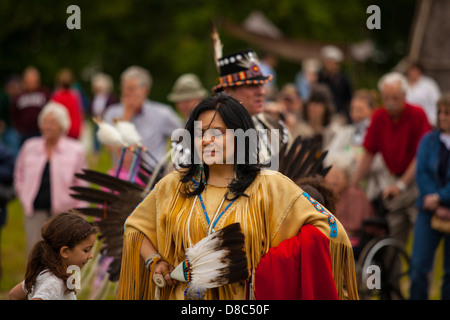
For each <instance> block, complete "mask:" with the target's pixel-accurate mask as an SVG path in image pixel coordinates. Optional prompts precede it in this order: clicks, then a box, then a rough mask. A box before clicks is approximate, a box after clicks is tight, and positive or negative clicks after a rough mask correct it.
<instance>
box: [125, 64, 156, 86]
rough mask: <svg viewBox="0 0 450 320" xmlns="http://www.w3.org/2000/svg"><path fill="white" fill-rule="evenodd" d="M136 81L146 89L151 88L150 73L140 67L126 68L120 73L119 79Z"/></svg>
mask: <svg viewBox="0 0 450 320" xmlns="http://www.w3.org/2000/svg"><path fill="white" fill-rule="evenodd" d="M130 78H134V79H138V80H139V83H140V85H141V86H143V87H146V88H149V89H150V88H151V87H152V82H153V79H152V76H151V74H150V72H149V71H148V70H146V69H144V68H142V67H139V66H131V67H128V68H127V69H126V70H125V71H124V72H122V75H121V76H120V79H121V80H122V81H123V80H125V79H130Z"/></svg>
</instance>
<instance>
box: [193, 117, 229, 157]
mask: <svg viewBox="0 0 450 320" xmlns="http://www.w3.org/2000/svg"><path fill="white" fill-rule="evenodd" d="M227 129H228V127H227V125H226V124H225V123H224V122H223V119H222V117H221V116H220V114H219V113H218V112H217V111H214V110H208V111H205V112H203V113H202V114H201V115H200V116H199V117H198V119H197V122H196V125H195V129H194V139H195V148H196V152H197V154H198V155H201V156H202V162H204V163H205V164H207V165H213V164H224V163H232V161H233V159H234V158H233V155H234V135H233V134H232V130H227ZM227 145H228V146H227Z"/></svg>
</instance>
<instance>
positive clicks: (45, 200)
mask: <svg viewBox="0 0 450 320" xmlns="http://www.w3.org/2000/svg"><path fill="white" fill-rule="evenodd" d="M38 124H39V128H40V131H41V136H40V137H35V138H31V139H29V140H27V141H26V142H25V143H24V145H23V146H22V148H21V150H20V152H19V154H18V156H17V161H16V166H15V169H14V185H15V189H16V194H17V197H18V198H19V199H20V202H21V204H22V208H23V211H24V215H25V216H24V225H25V232H26V239H27V252H29V251H30V249H31V248H32V246H33V245H34V243H36V242H37V241H39V240H41V227H42V225H43V224H44V222H45V221H47V219H48V218H49V217H50V216H51V215H56V214H59V213H61V212H64V211H66V210H68V209H71V208H74V207H78V206H82V205H83V204H81V203H80V202H79V201H77V200H75V199H73V198H72V197H71V196H70V189H69V188H70V187H72V186H76V185H85V183H84V182H83V181H81V180H79V179H77V178H76V177H75V176H74V174H75V173H77V172H79V171H81V169H82V168H84V167H85V155H84V150H83V146H82V144H81V143H80V142H79V141H78V140H75V139H72V138H69V137H67V136H66V134H67V131H68V129H69V128H70V118H69V114H68V112H67V109H66V108H65V107H64V106H62V105H60V104H59V103H55V102H50V103H48V104H47V105H46V106H45V107H44V108H43V109H42V111H41V112H40V114H39V118H38Z"/></svg>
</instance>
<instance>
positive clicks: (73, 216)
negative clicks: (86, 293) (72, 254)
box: [25, 211, 98, 292]
mask: <svg viewBox="0 0 450 320" xmlns="http://www.w3.org/2000/svg"><path fill="white" fill-rule="evenodd" d="M97 231H98V230H97V228H96V227H95V226H93V225H91V224H90V223H88V222H87V221H86V220H85V219H84V218H83V217H82V216H81V215H79V214H78V213H76V212H75V211H70V212H64V213H61V214H58V215H56V216H54V217H52V218H51V219H50V220H49V221H47V222H46V223H45V224H44V226H43V227H42V231H41V233H42V238H43V240H41V241H38V242H37V243H36V244H35V245H34V246H33V248H32V249H31V251H30V254H29V256H28V263H27V269H26V272H25V288H26V290H27V292H30V291H31V289H32V287H33V285H34V283H35V282H36V278H37V276H38V275H39V273H41V272H42V271H43V270H46V269H48V271H49V272H51V273H53V274H54V275H55V276H56V277H58V278H60V279H61V280H63V281H64V283H65V282H66V280H67V279H68V277H69V275H68V274H67V270H65V268H64V265H63V263H62V257H61V255H60V254H59V252H60V249H61V248H62V247H64V246H68V247H69V248H70V249H73V248H74V247H75V246H76V245H77V244H79V243H80V242H82V241H84V240H85V239H87V238H88V237H89V236H90V235H91V234H95V233H97ZM67 290H69V291H74V290H73V289H72V290H70V289H67Z"/></svg>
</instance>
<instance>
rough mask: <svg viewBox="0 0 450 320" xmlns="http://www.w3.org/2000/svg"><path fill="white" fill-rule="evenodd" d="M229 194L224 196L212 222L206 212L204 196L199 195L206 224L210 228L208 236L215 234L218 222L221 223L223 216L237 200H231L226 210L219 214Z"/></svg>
mask: <svg viewBox="0 0 450 320" xmlns="http://www.w3.org/2000/svg"><path fill="white" fill-rule="evenodd" d="M227 194H228V192H226V193H225V195H224V196H223V199H222V202H221V203H220V205H219V207H218V208H217V211H216V214H215V215H214V217H213V219H212V221H210V220H209V217H208V213H207V212H206V207H205V203H204V201H203V198H202V196H201V195H200V194H199V195H198V198H199V199H200V204H201V205H202V209H203V214H204V215H205V218H206V222H207V223H208V226H209V229H208V234H211V233H213V232H215V229H214V228H215V227H216V224H217V222H219V220H220V218H221V217H222V216H223V214H224V213H225V212H226V211H227V210H228V208H229V207H230V206H231V205H232V204H233V202H234V201H235V200H236V199H233V200H231V202H230V203H229V204H228V205H227V206H226V207H225V209H223V210H222V212H220V213H219V210H220V208H222V205H223V202H224V201H225V198H226V197H227ZM218 213H219V214H218ZM211 222H212V224H211Z"/></svg>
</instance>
